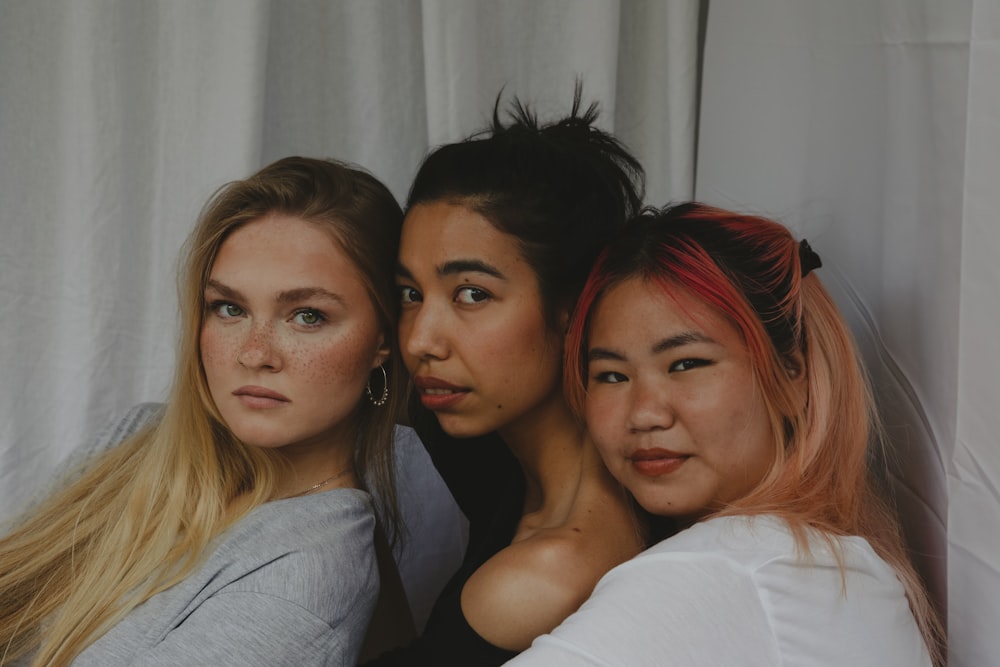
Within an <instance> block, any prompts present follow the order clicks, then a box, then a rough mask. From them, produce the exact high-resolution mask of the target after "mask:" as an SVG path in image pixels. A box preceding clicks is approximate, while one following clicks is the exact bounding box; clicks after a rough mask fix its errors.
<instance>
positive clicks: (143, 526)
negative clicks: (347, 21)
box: [0, 158, 405, 667]
mask: <svg viewBox="0 0 1000 667" xmlns="http://www.w3.org/2000/svg"><path fill="white" fill-rule="evenodd" d="M401 222H402V211H401V210H400V208H399V205H398V204H397V203H396V201H395V199H394V198H393V196H392V194H391V193H390V192H389V190H388V189H387V188H386V187H385V186H384V185H382V183H380V182H379V181H378V180H377V179H375V178H374V177H372V176H371V175H369V174H368V173H366V172H364V171H361V170H359V169H357V168H354V167H351V166H348V165H344V164H340V163H336V162H331V161H326V160H312V159H307V158H286V159H283V160H280V161H278V162H276V163H274V164H271V165H269V166H267V167H265V168H263V169H261V170H260V171H259V172H257V173H256V174H254V175H252V176H250V177H249V178H246V179H244V180H240V181H235V182H233V183H230V184H229V185H226V186H225V187H223V188H222V189H221V190H220V191H219V192H218V193H217V194H216V195H215V196H214V197H213V198H212V200H211V201H210V202H209V203H208V205H207V206H206V207H205V209H204V211H203V212H202V214H201V218H200V220H199V222H198V224H197V226H196V228H195V230H194V232H193V233H192V235H191V237H190V238H189V240H188V244H187V254H186V260H187V261H186V263H185V265H184V267H183V270H182V273H181V276H180V305H181V333H180V346H179V350H178V353H177V369H176V373H175V378H174V383H173V388H172V390H171V394H170V398H169V400H168V401H167V403H166V405H165V406H164V407H163V408H162V410H160V409H154V410H149V409H146V407H141V408H140V409H139V410H138V411H136V412H135V414H134V415H133V417H134V418H133V419H130V420H129V421H128V423H127V424H128V425H126V426H125V428H124V430H126V431H128V430H131V429H132V425H134V424H135V423H136V422H137V421H143V420H145V421H146V425H145V426H144V427H142V428H140V429H139V430H138V432H136V433H133V434H131V435H129V436H128V437H125V439H124V441H123V442H121V443H120V444H117V446H114V447H112V448H110V449H109V450H107V451H105V452H100V453H99V454H98V455H97V456H96V458H94V459H93V460H89V461H87V462H86V464H85V467H84V469H83V471H82V472H81V473H80V474H79V475H78V476H77V477H76V479H69V480H66V482H65V483H64V485H63V486H62V487H60V488H57V489H56V491H55V492H54V493H53V494H52V495H51V496H50V497H49V498H48V499H47V500H45V501H44V502H42V503H41V504H40V505H39V506H38V507H37V508H35V510H34V511H33V512H32V513H31V514H30V515H29V516H27V517H26V518H25V519H24V520H23V521H22V522H21V523H20V525H18V526H17V527H16V528H15V529H14V530H13V532H11V533H10V534H8V535H7V536H6V537H3V538H2V539H0V664H10V663H11V662H16V663H18V664H27V663H28V662H29V661H30V664H31V665H46V666H50V665H69V664H74V665H100V666H101V667H107V666H109V665H192V664H203V665H237V664H238V665H353V664H356V662H357V659H358V655H359V653H360V651H361V649H362V641H363V639H364V638H365V635H366V632H367V631H368V629H367V627H368V622H369V619H370V618H371V616H372V613H373V610H374V609H375V608H376V601H377V599H378V597H379V590H380V589H379V571H378V562H377V558H376V548H375V541H376V533H377V528H376V526H377V523H376V512H375V510H374V508H373V502H372V499H371V496H370V495H369V490H370V491H371V492H372V493H373V494H375V495H376V496H377V497H378V499H379V503H378V509H379V510H380V513H381V517H380V518H381V520H382V521H381V523H382V524H383V525H384V526H386V527H387V528H388V529H389V533H390V534H392V533H393V532H394V529H395V527H396V525H397V523H398V520H397V518H396V517H397V512H396V504H395V497H396V496H395V483H394V467H393V466H394V454H393V443H394V432H395V431H396V428H397V427H396V426H395V421H396V417H397V416H398V414H399V408H400V405H401V403H400V395H401V392H400V391H399V389H400V387H401V386H402V385H403V384H404V378H405V371H404V370H403V368H402V365H401V364H399V363H397V362H396V360H397V359H398V352H397V349H396V345H395V342H394V341H395V328H396V317H397V313H398V302H397V298H396V288H395V285H394V284H393V277H392V275H391V273H390V271H389V270H388V268H387V267H390V266H392V263H393V262H395V256H396V243H397V240H398V236H399V229H400V224H401ZM390 560H391V559H390ZM385 640H386V641H390V640H391V638H388V639H385ZM390 645H391V644H390Z"/></svg>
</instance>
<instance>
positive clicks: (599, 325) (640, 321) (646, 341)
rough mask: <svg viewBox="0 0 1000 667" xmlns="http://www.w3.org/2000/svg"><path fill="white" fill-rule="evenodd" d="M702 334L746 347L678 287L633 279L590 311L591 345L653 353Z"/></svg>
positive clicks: (723, 322) (725, 323) (722, 319)
mask: <svg viewBox="0 0 1000 667" xmlns="http://www.w3.org/2000/svg"><path fill="white" fill-rule="evenodd" d="M687 333H691V334H699V335H701V336H702V337H704V338H708V339H712V340H714V341H715V342H717V343H719V344H720V345H723V346H727V347H729V346H731V347H734V348H741V349H742V348H744V347H745V346H744V344H743V341H742V337H741V336H740V334H739V332H738V330H737V329H736V327H735V326H733V324H732V323H731V322H730V321H729V320H728V319H727V318H726V317H725V316H724V315H723V314H722V313H721V312H719V310H718V309H716V308H715V307H713V306H711V305H710V304H708V303H706V302H705V301H704V300H703V299H701V298H699V297H698V296H697V295H695V294H694V293H693V292H692V291H690V290H688V289H686V288H684V287H681V286H679V285H676V284H674V283H666V284H663V283H658V282H655V281H650V280H644V279H642V278H629V279H627V280H625V281H624V282H621V283H618V284H616V285H614V286H613V287H611V288H609V289H608V290H607V291H606V292H605V293H604V295H603V296H602V297H601V298H600V299H599V300H598V301H597V303H596V304H595V306H594V308H593V309H592V311H591V317H590V330H589V336H588V338H589V345H590V347H622V346H629V347H630V346H638V347H641V348H642V349H652V348H653V346H655V345H656V343H658V342H659V341H661V340H664V339H666V338H669V337H672V336H677V335H679V334H687Z"/></svg>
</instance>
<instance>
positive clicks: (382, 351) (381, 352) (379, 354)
mask: <svg viewBox="0 0 1000 667" xmlns="http://www.w3.org/2000/svg"><path fill="white" fill-rule="evenodd" d="M391 355H392V350H390V349H389V344H388V343H387V342H385V335H380V336H379V342H378V348H377V349H376V350H375V358H374V359H372V370H375V369H376V368H378V367H379V366H381V365H382V364H384V363H385V362H386V361H388V360H389V357H390V356H391Z"/></svg>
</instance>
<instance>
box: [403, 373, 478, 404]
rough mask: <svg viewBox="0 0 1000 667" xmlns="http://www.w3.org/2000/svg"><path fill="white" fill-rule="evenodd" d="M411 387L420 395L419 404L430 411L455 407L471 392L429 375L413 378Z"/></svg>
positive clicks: (466, 388)
mask: <svg viewBox="0 0 1000 667" xmlns="http://www.w3.org/2000/svg"><path fill="white" fill-rule="evenodd" d="M413 385H414V386H415V387H416V388H417V391H418V392H419V393H420V402H421V403H422V404H423V405H424V407H425V408H427V409H428V410H432V411H438V410H446V409H448V408H450V407H453V406H454V405H457V404H458V403H459V402H460V401H461V400H462V399H463V398H465V397H466V396H468V395H469V392H470V391H471V389H469V388H468V387H462V386H460V385H456V384H452V383H450V382H447V381H445V380H442V379H441V378H436V377H431V376H429V375H416V376H414V378H413Z"/></svg>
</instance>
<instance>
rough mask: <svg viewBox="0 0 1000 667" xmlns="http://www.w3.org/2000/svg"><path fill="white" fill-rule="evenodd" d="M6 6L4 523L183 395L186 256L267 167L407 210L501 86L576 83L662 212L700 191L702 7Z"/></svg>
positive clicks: (11, 2) (555, 89)
mask: <svg viewBox="0 0 1000 667" xmlns="http://www.w3.org/2000/svg"><path fill="white" fill-rule="evenodd" d="M3 6H4V18H3V20H2V21H0V155H2V156H3V159H2V160H0V202H2V204H3V205H2V206H0V266H2V273H0V369H2V370H0V373H2V378H3V382H2V383H0V520H4V519H8V518H11V517H12V516H14V515H15V514H16V513H17V512H18V511H19V510H20V509H21V508H22V507H24V506H25V504H26V503H27V502H29V500H30V499H32V498H33V497H34V494H36V493H37V490H38V489H43V488H49V481H50V477H51V475H52V472H53V470H54V469H55V467H56V466H57V464H58V462H59V461H60V460H62V459H64V458H65V457H66V456H67V455H68V454H69V453H70V452H71V451H72V450H73V449H74V448H75V447H77V446H79V445H80V444H81V443H83V442H85V441H86V440H88V439H89V438H90V437H91V436H93V435H94V434H95V433H97V432H98V430H99V429H100V427H101V426H102V425H104V424H105V423H107V421H108V420H110V419H113V418H114V416H116V415H122V414H124V412H125V411H126V409H127V408H128V407H129V406H131V405H134V404H136V403H140V402H144V401H161V400H163V399H164V398H165V397H166V392H167V389H168V387H169V383H170V381H171V373H172V369H173V363H174V344H175V335H176V330H177V326H176V322H177V304H176V293H175V275H176V268H177V257H178V253H179V251H180V248H181V245H182V243H183V241H184V239H185V238H186V236H187V234H188V232H189V231H190V230H191V228H192V227H193V225H194V220H195V218H196V216H197V214H198V211H199V210H200V208H201V206H202V205H203V204H204V202H205V201H206V200H207V199H208V197H209V196H210V195H211V194H212V193H213V192H214V191H215V190H216V189H217V188H218V187H220V186H221V185H223V184H224V183H226V182H228V181H230V180H233V179H236V178H242V177H244V176H247V175H249V174H250V173H252V172H253V171H255V170H256V169H257V168H259V167H260V166H262V165H263V164H265V163H268V162H271V161H273V160H275V159H277V158H279V157H282V156H285V155H289V154H300V155H308V156H316V157H332V158H337V159H341V160H346V161H348V162H353V163H356V164H359V165H361V166H362V167H365V168H367V169H368V170H370V171H372V172H373V173H374V174H376V175H377V176H378V177H380V178H381V179H382V180H384V181H385V182H386V183H387V185H388V186H389V187H390V189H391V190H392V191H393V193H394V194H395V195H396V196H397V198H399V199H400V200H403V199H404V198H405V196H406V192H407V189H408V187H409V182H410V179H411V178H412V176H413V174H414V172H415V170H416V168H417V166H418V165H419V163H420V160H421V159H422V158H423V156H424V155H425V154H426V153H427V151H428V149H429V148H431V147H433V146H436V145H437V144H440V143H443V142H448V141H454V140H458V139H461V138H464V137H465V136H466V135H468V134H469V133H471V132H473V131H475V130H477V129H480V128H482V127H483V126H484V125H485V124H486V123H487V121H488V120H489V118H490V116H491V113H492V109H493V104H494V101H495V100H496V98H497V95H498V93H499V92H500V91H501V90H503V91H504V99H503V102H502V105H501V106H502V109H503V108H506V104H507V103H508V101H509V99H510V98H511V96H513V95H517V96H518V97H520V98H521V99H522V100H525V101H526V102H529V103H531V104H532V106H533V107H534V108H535V109H536V110H537V111H538V113H539V116H540V117H541V118H542V119H543V120H544V119H548V118H552V117H553V116H556V115H562V114H564V113H565V112H567V111H568V110H569V106H570V103H571V100H572V95H573V86H574V81H575V80H576V78H577V77H579V78H580V79H581V80H582V81H583V84H584V101H585V103H589V102H590V101H597V102H599V104H600V106H601V108H602V111H603V113H602V116H601V119H600V125H601V126H602V127H605V128H607V129H610V130H615V131H616V132H618V133H619V134H620V135H621V136H622V137H623V138H624V140H625V141H626V143H629V144H630V145H632V148H633V149H634V150H635V152H636V153H637V154H638V155H639V157H640V158H641V159H642V160H643V161H644V162H646V163H647V165H648V166H649V176H650V183H651V184H655V185H654V186H653V187H652V188H651V191H655V192H656V194H657V198H658V199H666V198H670V197H674V198H682V197H688V196H690V194H691V191H690V190H691V187H690V184H691V182H692V179H693V175H692V173H691V170H692V165H693V163H694V155H693V150H694V136H693V128H694V117H695V109H696V98H695V93H696V73H697V62H696V60H697V44H696V37H695V36H696V34H697V16H698V7H699V2H698V0H666V1H665V2H664V1H660V0H637V1H630V2H617V1H609V0H581V1H577V0H513V1H511V2H493V1H492V0H476V1H467V0H461V1H458V0H423V1H422V2H414V1H411V0H379V1H378V2H371V1H369V0H339V1H331V0H297V1H296V2H283V1H272V2H268V1H267V0H213V2H201V1H199V0H148V1H146V2H141V3H135V2H132V1H131V0H52V1H51V2H35V0H8V1H7V2H5V3H4V5H3ZM689 24H690V25H689ZM667 36H669V37H670V39H666V37H667ZM675 41H676V46H675V44H674V42H675ZM667 102H669V104H667ZM422 488H423V487H422ZM424 500H425V501H426V500H427V499H426V498H424ZM420 530H421V532H427V531H423V530H422V529H420ZM418 537H420V536H418ZM426 542H427V540H424V542H422V543H421V544H425V543H426ZM421 548H423V547H417V548H416V549H413V548H411V549H410V551H409V552H404V553H405V554H406V557H407V558H409V561H408V562H410V563H416V564H417V565H414V566H413V567H414V568H417V571H416V572H415V574H413V575H412V576H413V577H414V578H417V579H419V577H420V576H421V575H420V573H421V571H420V570H419V568H424V570H423V571H427V572H429V571H431V570H433V569H434V568H438V569H440V568H441V563H440V561H441V560H442V559H441V557H439V556H438V554H437V552H436V551H434V547H433V545H432V546H431V547H428V548H427V550H425V551H420V549H421ZM401 567H402V566H401ZM408 572H409V570H407V571H405V572H404V575H407V573H408ZM439 574H440V573H438V572H432V573H431V575H430V576H439ZM414 580H415V579H413V578H411V581H410V583H411V586H410V587H409V591H410V592H411V594H413V592H414V591H417V594H418V595H423V596H424V597H425V598H426V597H429V596H430V594H429V593H428V592H427V591H432V590H433V587H427V586H426V585H424V586H421V584H420V582H419V581H418V582H417V584H416V585H415V586H414V585H412V583H413V581H414ZM427 603H428V600H426V599H424V600H414V606H415V609H425V608H426V604H427Z"/></svg>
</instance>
